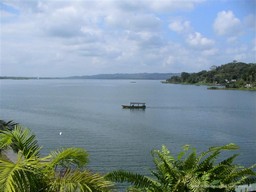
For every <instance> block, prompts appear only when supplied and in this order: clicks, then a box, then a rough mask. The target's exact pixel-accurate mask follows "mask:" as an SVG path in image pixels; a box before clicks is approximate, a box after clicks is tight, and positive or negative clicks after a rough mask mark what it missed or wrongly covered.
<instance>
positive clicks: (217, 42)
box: [0, 0, 256, 76]
mask: <svg viewBox="0 0 256 192" xmlns="http://www.w3.org/2000/svg"><path fill="white" fill-rule="evenodd" d="M221 2H222V1H221ZM208 4H211V6H216V8H218V9H217V10H218V11H216V12H212V13H211V14H208V15H207V10H204V6H206V5H208ZM228 5H229V4H228V3H226V4H225V3H223V2H222V4H221V3H220V2H218V1H214V2H209V1H204V0H189V1H178V0H159V1H148V0H140V1H133V0H122V1H118V0H108V1H103V0H95V1H92V0H85V1H82V0H75V1H64V0H63V1H50V0H44V1H40V0H35V1H12V0H5V1H3V2H2V3H1V33H0V35H1V42H0V43H1V59H0V62H1V71H0V75H21V76H69V75H90V74H99V73H137V72H138V73H139V72H182V71H188V72H192V71H198V70H203V69H208V68H209V67H210V66H211V65H213V64H222V63H225V62H229V61H232V60H233V59H236V60H241V61H244V62H255V56H254V55H255V31H256V30H255V13H253V12H248V13H245V14H244V13H243V14H242V11H240V10H239V9H235V8H232V6H231V7H230V9H226V7H227V6H228ZM217 6H218V7H217ZM231 8H232V9H231ZM241 9H242V8H241ZM196 13H197V14H196ZM198 13H201V15H202V17H207V18H204V19H207V20H208V25H207V26H204V27H203V28H200V29H197V28H196V27H195V26H194V23H196V22H198V20H199V21H200V19H202V18H199V17H198ZM242 47H243V48H242Z"/></svg>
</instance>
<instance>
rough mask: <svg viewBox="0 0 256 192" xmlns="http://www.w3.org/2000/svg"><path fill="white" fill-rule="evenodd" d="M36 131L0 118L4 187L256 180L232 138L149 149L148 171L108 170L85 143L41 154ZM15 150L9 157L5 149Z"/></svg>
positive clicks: (217, 189) (222, 186) (220, 191)
mask: <svg viewBox="0 0 256 192" xmlns="http://www.w3.org/2000/svg"><path fill="white" fill-rule="evenodd" d="M41 149H42V147H41V146H39V144H38V142H37V140H36V136H35V135H34V134H33V133H32V132H31V131H30V130H29V129H28V128H24V127H22V126H20V125H19V124H17V123H14V122H12V121H9V122H6V121H3V120H0V192H110V191H117V189H116V188H115V183H130V186H129V187H127V191H129V192H174V191H178V192H179V191H180V192H190V191H193V192H213V191H214V192H229V191H235V188H236V187H237V186H238V185H242V184H251V183H255V182H256V172H255V167H256V164H255V165H252V166H251V167H243V166H241V165H239V164H235V159H236V157H237V156H238V154H233V155H231V156H230V157H227V158H223V157H221V155H222V153H223V152H225V151H232V150H237V149H238V146H237V145H235V144H233V143H230V144H227V145H224V146H217V147H211V148H209V149H208V150H206V151H204V152H202V153H197V151H196V149H195V148H192V147H190V146H189V145H185V146H183V149H182V150H181V152H180V153H179V154H178V155H177V156H174V155H172V154H171V152H170V151H169V150H168V149H167V147H166V146H164V145H163V146H162V148H161V149H160V150H153V151H152V152H151V154H152V158H153V161H154V164H155V168H154V169H151V171H150V175H151V176H145V175H142V174H139V173H133V172H129V171H125V170H116V171H113V172H110V173H107V174H105V175H102V174H99V173H94V172H92V171H90V170H89V169H88V168H87V167H86V165H87V164H88V161H89V158H88V153H87V151H86V150H85V149H83V148H75V147H74V148H66V149H58V150H55V151H52V152H50V153H49V155H47V156H43V157H42V156H41V155H40V151H41ZM10 150H11V151H13V152H14V153H15V154H16V155H15V158H10V157H9V156H8V153H6V151H10Z"/></svg>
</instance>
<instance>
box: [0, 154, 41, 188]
mask: <svg viewBox="0 0 256 192" xmlns="http://www.w3.org/2000/svg"><path fill="white" fill-rule="evenodd" d="M37 164H38V160H37V159H36V158H34V157H33V158H30V159H26V158H24V155H23V153H22V152H21V151H19V152H18V158H17V162H15V163H13V162H11V161H9V160H4V159H0V186H1V187H0V189H1V190H0V191H3V192H29V191H31V192H32V191H39V190H38V189H40V188H41V187H42V186H43V184H42V180H41V178H42V177H41V176H42V175H40V174H38V169H37ZM39 177H40V178H39Z"/></svg>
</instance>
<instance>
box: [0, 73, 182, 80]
mask: <svg viewBox="0 0 256 192" xmlns="http://www.w3.org/2000/svg"><path fill="white" fill-rule="evenodd" d="M177 75H178V76H179V75H180V74H179V73H116V74H98V75H85V76H69V77H18V76H17V77H16V76H0V80H3V79H12V80H37V79H38V80H40V79H106V80H107V79H119V80H121V79H126V80H165V79H168V78H171V77H172V76H177Z"/></svg>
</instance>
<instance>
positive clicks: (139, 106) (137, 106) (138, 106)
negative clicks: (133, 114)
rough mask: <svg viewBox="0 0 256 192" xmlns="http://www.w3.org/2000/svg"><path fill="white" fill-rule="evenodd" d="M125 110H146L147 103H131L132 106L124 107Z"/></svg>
mask: <svg viewBox="0 0 256 192" xmlns="http://www.w3.org/2000/svg"><path fill="white" fill-rule="evenodd" d="M122 107H123V109H146V103H139V102H130V105H122Z"/></svg>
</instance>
